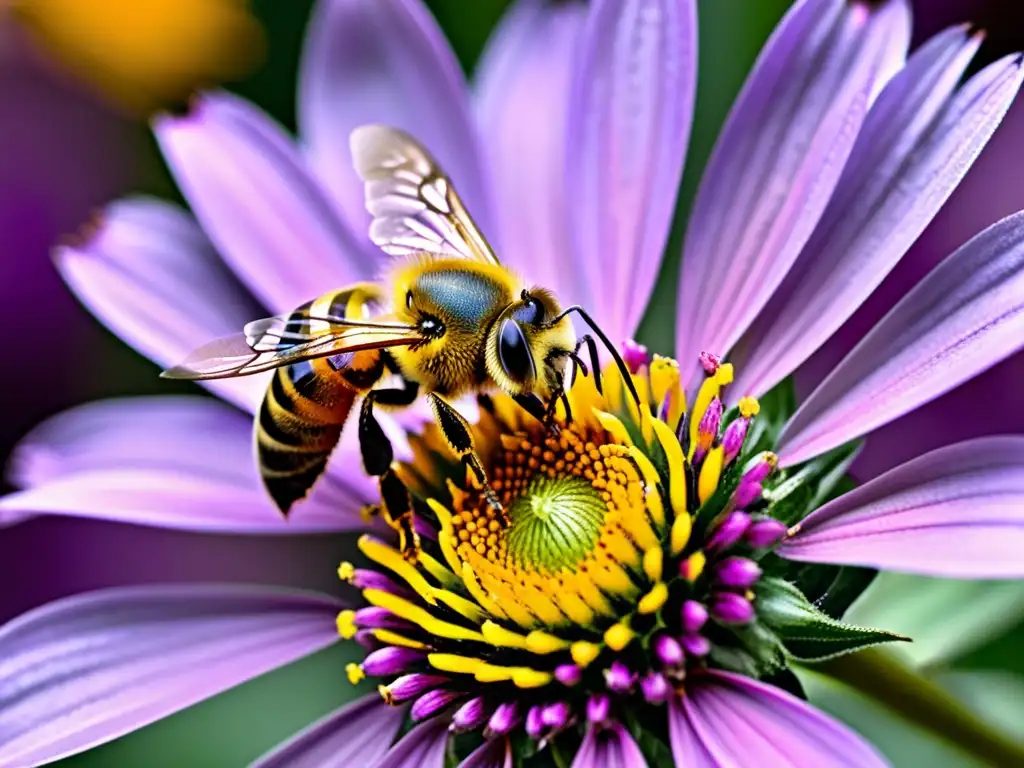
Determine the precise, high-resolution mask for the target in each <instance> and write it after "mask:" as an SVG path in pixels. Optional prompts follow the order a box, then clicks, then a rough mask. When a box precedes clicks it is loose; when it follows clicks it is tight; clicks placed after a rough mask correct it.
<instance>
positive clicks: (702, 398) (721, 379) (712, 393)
mask: <svg viewBox="0 0 1024 768" xmlns="http://www.w3.org/2000/svg"><path fill="white" fill-rule="evenodd" d="M732 377H733V367H732V363H723V364H722V365H720V366H718V370H717V371H715V373H714V375H712V376H709V377H708V378H706V379H704V381H703V382H701V385H700V389H699V390H698V391H697V400H696V401H695V402H694V404H693V413H692V414H691V416H690V451H689V453H688V454H687V458H688V459H690V460H691V461H692V460H693V454H694V453H695V452H696V450H697V444H698V441H697V431H698V430H699V428H700V422H701V419H703V418H704V412H705V411H706V410H707V409H708V406H709V405H710V404H711V401H712V400H714V399H715V398H716V397H719V396H720V395H721V394H722V387H724V386H726V385H727V384H730V383H732Z"/></svg>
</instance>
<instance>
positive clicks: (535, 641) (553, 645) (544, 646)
mask: <svg viewBox="0 0 1024 768" xmlns="http://www.w3.org/2000/svg"><path fill="white" fill-rule="evenodd" d="M570 645H571V643H570V642H569V641H568V640H563V639H562V638H560V637H555V636H554V635H552V634H549V633H547V632H542V631H541V630H539V629H535V630H533V632H531V633H530V634H528V635H527V636H526V647H527V648H529V649H530V650H531V651H533V652H534V653H540V654H547V653H554V652H555V651H564V650H565V649H566V648H568V647H569V646H570Z"/></svg>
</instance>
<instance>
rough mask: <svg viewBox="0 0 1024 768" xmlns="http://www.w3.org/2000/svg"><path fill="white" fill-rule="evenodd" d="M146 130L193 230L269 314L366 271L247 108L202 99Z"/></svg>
mask: <svg viewBox="0 0 1024 768" xmlns="http://www.w3.org/2000/svg"><path fill="white" fill-rule="evenodd" d="M154 131H155V133H156V136H157V139H158V140H159V142H160V146H161V148H162V149H163V152H164V156H165V157H166V158H167V162H168V164H169V165H170V166H171V169H172V170H173V171H174V175H175V178H176V179H177V181H178V184H179V185H180V186H181V189H182V191H183V192H184V194H185V197H186V198H187V199H188V202H189V205H190V206H191V207H192V210H193V212H194V213H195V215H196V217H197V218H198V219H199V221H200V223H202V225H203V229H205V230H206V233H207V234H208V235H209V236H210V239H211V240H212V241H213V242H214V244H215V245H216V246H217V247H218V248H219V249H220V251H221V253H222V254H223V256H224V259H225V260H226V261H227V262H228V264H230V265H231V267H232V269H234V271H235V272H236V273H237V274H238V276H239V277H241V278H242V280H243V281H245V283H246V284H247V285H248V286H249V287H250V288H251V289H252V291H253V292H254V293H255V294H256V295H257V296H258V297H259V298H261V299H262V300H263V301H264V303H266V305H267V306H268V307H270V308H271V310H272V311H273V312H289V311H291V310H292V309H294V308H295V307H297V306H298V305H299V304H301V303H303V302H305V301H308V300H309V299H311V298H314V297H316V296H318V295H320V294H322V293H323V292H324V290H330V289H331V288H337V287H341V286H342V285H345V284H346V283H351V282H355V281H358V280H363V279H367V278H369V277H372V276H374V275H375V272H376V266H377V262H376V261H375V259H373V258H372V257H370V256H368V255H367V253H368V252H367V251H366V250H365V248H364V246H363V244H362V242H361V241H360V240H358V239H357V238H356V237H354V236H353V235H352V233H351V232H350V231H349V230H348V228H347V227H346V226H345V224H344V223H343V222H342V221H341V220H340V219H339V217H338V215H337V213H336V212H335V210H334V207H333V205H332V203H331V202H330V200H329V198H328V197H327V195H326V193H325V192H324V190H323V189H321V187H320V185H319V183H318V182H317V181H316V179H314V178H313V176H312V175H311V174H310V172H309V170H308V169H307V167H306V165H305V163H304V162H303V159H302V157H301V156H300V155H299V153H298V151H297V149H296V148H295V147H294V146H293V144H292V142H291V141H290V140H289V139H288V137H287V136H286V135H285V133H284V131H283V130H282V129H281V128H280V127H279V126H278V125H276V124H275V123H274V122H273V121H272V120H271V119H270V117H269V116H267V115H266V114H264V113H262V112H260V111H259V110H258V109H257V108H256V107H254V106H253V105H251V104H249V103H248V102H246V101H244V100H242V99H240V98H238V97H236V96H231V95H229V94H226V93H211V94H207V95H205V96H202V97H200V98H197V99H196V100H195V101H194V102H193V106H192V110H191V112H189V114H187V115H185V116H184V117H162V118H159V119H157V120H156V122H155V124H154ZM345 140H346V141H347V135H346V139H345Z"/></svg>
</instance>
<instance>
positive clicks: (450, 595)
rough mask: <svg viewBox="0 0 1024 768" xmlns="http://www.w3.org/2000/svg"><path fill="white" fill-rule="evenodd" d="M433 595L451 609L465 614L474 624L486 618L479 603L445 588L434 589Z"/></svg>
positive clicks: (485, 613)
mask: <svg viewBox="0 0 1024 768" xmlns="http://www.w3.org/2000/svg"><path fill="white" fill-rule="evenodd" d="M434 596H435V597H436V598H437V599H438V600H440V601H441V602H442V603H444V604H445V605H447V606H448V607H449V608H451V609H452V610H453V611H455V612H456V613H459V614H461V615H462V616H465V617H466V618H467V619H469V620H470V621H472V622H473V623H474V624H479V623H480V622H481V621H484V620H485V619H486V618H487V612H486V611H484V610H482V609H481V608H480V606H479V605H477V604H476V603H474V602H471V601H469V600H467V599H466V598H464V597H462V596H461V595H457V594H455V593H454V592H449V591H448V590H447V589H435V590H434Z"/></svg>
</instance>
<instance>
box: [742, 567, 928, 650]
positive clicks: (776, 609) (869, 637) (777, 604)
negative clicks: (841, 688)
mask: <svg viewBox="0 0 1024 768" xmlns="http://www.w3.org/2000/svg"><path fill="white" fill-rule="evenodd" d="M757 612H758V617H759V619H760V620H761V621H763V622H764V623H765V624H767V625H769V626H770V627H772V629H773V630H774V631H775V633H776V634H777V635H778V636H779V638H781V640H782V643H783V645H784V646H785V648H786V651H787V652H788V653H789V655H790V656H791V657H792V658H793V659H795V660H797V661H803V662H815V661H825V660H826V659H831V658H835V657H836V656H842V655H844V654H847V653H853V652H854V651H859V650H861V649H863V648H869V647H871V646H873V645H880V644H882V643H891V642H896V641H909V640H910V638H908V637H904V636H903V635H898V634H896V633H895V632H887V631H885V630H882V629H873V628H871V627H857V626H854V625H852V624H845V623H843V622H841V621H837V620H836V619H833V618H832V617H831V616H829V615H828V614H826V613H823V612H822V611H820V610H819V609H818V608H816V607H814V606H813V605H812V604H811V603H809V602H808V601H807V598H805V597H804V595H803V593H802V592H801V591H800V590H799V589H797V588H796V587H795V586H793V585H792V584H790V583H789V582H786V581H783V580H782V579H773V578H765V579H762V580H761V582H760V583H759V584H758V586H757Z"/></svg>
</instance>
